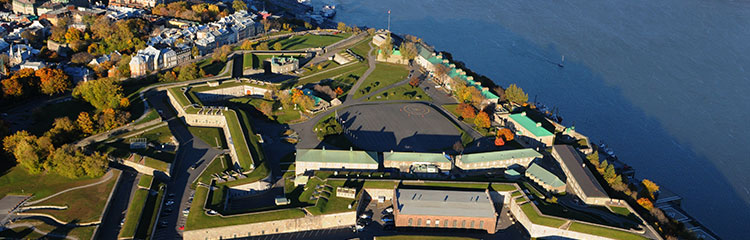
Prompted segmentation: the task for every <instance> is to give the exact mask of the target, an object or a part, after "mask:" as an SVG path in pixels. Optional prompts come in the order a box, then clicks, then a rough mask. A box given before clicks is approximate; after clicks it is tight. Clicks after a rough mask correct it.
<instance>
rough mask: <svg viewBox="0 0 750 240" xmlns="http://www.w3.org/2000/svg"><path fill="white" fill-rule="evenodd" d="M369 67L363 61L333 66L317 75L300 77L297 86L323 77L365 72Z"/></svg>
mask: <svg viewBox="0 0 750 240" xmlns="http://www.w3.org/2000/svg"><path fill="white" fill-rule="evenodd" d="M367 68H368V66H367V64H366V63H361V62H360V63H351V64H347V65H342V66H339V67H337V68H332V69H330V70H328V71H325V72H320V73H318V74H316V75H308V76H306V77H302V78H299V81H298V82H297V83H295V86H299V85H305V84H308V83H315V82H319V81H320V80H323V79H328V78H336V77H338V76H346V75H347V74H352V73H359V72H362V73H364V72H365V71H366V70H367ZM358 76H362V74H361V73H360V74H359V75H358Z"/></svg>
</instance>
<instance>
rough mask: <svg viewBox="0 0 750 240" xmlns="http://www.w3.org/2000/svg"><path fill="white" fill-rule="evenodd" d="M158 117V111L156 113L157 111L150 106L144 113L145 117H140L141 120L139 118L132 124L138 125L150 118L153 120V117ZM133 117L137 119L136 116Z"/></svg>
mask: <svg viewBox="0 0 750 240" xmlns="http://www.w3.org/2000/svg"><path fill="white" fill-rule="evenodd" d="M158 118H159V113H158V112H156V110H154V109H153V108H152V109H151V110H149V111H148V112H147V113H146V116H145V117H143V119H141V120H139V121H137V122H134V123H133V124H134V125H138V124H141V123H146V122H149V121H151V120H154V119H158ZM134 119H137V118H134Z"/></svg>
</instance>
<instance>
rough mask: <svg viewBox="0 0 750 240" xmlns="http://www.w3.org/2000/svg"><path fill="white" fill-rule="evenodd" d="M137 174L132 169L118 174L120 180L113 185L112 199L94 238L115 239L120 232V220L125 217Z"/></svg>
mask: <svg viewBox="0 0 750 240" xmlns="http://www.w3.org/2000/svg"><path fill="white" fill-rule="evenodd" d="M110 172H112V171H110ZM137 175H138V174H137V173H135V172H133V171H123V172H122V174H120V180H119V181H117V185H115V192H114V193H113V195H112V198H111V200H112V201H110V202H109V206H108V209H107V214H106V215H104V217H103V218H102V223H101V224H100V225H99V228H98V230H97V231H98V233H97V237H96V238H98V239H117V235H119V234H120V222H121V221H122V220H123V219H124V218H125V213H126V212H127V208H128V204H129V202H130V197H131V196H132V194H133V190H134V189H135V187H136V186H137V185H138V184H136V183H135V179H136V176H137Z"/></svg>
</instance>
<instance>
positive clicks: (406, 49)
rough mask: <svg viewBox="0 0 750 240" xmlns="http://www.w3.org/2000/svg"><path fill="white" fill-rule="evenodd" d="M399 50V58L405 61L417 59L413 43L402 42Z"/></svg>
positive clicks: (415, 47)
mask: <svg viewBox="0 0 750 240" xmlns="http://www.w3.org/2000/svg"><path fill="white" fill-rule="evenodd" d="M399 50H400V51H401V57H403V58H404V59H406V60H413V59H414V58H415V57H417V46H416V45H414V43H413V42H407V41H404V42H402V43H401V46H399Z"/></svg>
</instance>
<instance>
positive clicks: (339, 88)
mask: <svg viewBox="0 0 750 240" xmlns="http://www.w3.org/2000/svg"><path fill="white" fill-rule="evenodd" d="M335 91H336V95H337V96H341V94H344V89H341V87H337V88H336V90H335Z"/></svg>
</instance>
